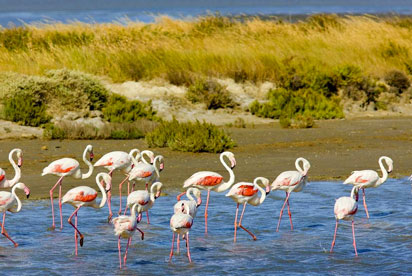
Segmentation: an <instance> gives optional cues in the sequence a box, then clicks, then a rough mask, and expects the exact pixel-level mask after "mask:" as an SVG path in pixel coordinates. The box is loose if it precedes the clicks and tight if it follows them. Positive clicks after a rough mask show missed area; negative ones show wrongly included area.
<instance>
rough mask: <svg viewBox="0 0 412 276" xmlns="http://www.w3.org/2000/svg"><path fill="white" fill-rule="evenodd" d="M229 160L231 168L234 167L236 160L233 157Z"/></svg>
mask: <svg viewBox="0 0 412 276" xmlns="http://www.w3.org/2000/svg"><path fill="white" fill-rule="evenodd" d="M230 161H231V166H230V167H231V168H232V169H234V168H235V167H236V160H235V159H234V158H233V159H232V160H230Z"/></svg>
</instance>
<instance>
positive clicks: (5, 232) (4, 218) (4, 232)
mask: <svg viewBox="0 0 412 276" xmlns="http://www.w3.org/2000/svg"><path fill="white" fill-rule="evenodd" d="M5 223H6V211H4V213H3V223H2V225H1V234H2V235H3V236H5V237H6V238H8V239H9V240H10V241H11V242H12V243H13V245H14V247H17V246H19V244H18V243H16V242H15V241H13V239H12V238H11V237H10V236H9V234H8V233H7V231H6V229H5V228H4V224H5Z"/></svg>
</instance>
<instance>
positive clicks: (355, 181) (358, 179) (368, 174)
mask: <svg viewBox="0 0 412 276" xmlns="http://www.w3.org/2000/svg"><path fill="white" fill-rule="evenodd" d="M378 180H379V176H378V173H377V172H375V171H373V170H363V171H353V172H352V174H351V175H350V176H349V177H348V178H347V179H346V180H345V181H344V182H343V184H352V185H355V186H364V185H369V184H372V183H375V182H376V181H378Z"/></svg>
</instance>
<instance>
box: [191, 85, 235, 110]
mask: <svg viewBox="0 0 412 276" xmlns="http://www.w3.org/2000/svg"><path fill="white" fill-rule="evenodd" d="M186 96H187V98H188V99H189V100H190V101H191V102H193V103H199V102H200V103H205V104H206V108H207V109H218V108H233V107H235V106H236V105H237V104H236V103H235V102H234V101H233V100H232V98H231V97H230V94H229V92H228V91H227V90H226V88H224V87H223V86H222V85H220V84H219V83H218V82H216V81H213V80H206V81H205V80H200V81H196V82H195V83H194V84H192V85H191V86H189V89H188V91H187V94H186Z"/></svg>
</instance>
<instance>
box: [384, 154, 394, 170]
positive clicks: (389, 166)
mask: <svg viewBox="0 0 412 276" xmlns="http://www.w3.org/2000/svg"><path fill="white" fill-rule="evenodd" d="M385 161H386V164H388V173H391V172H392V171H393V160H392V159H391V158H389V157H386V159H385Z"/></svg>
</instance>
